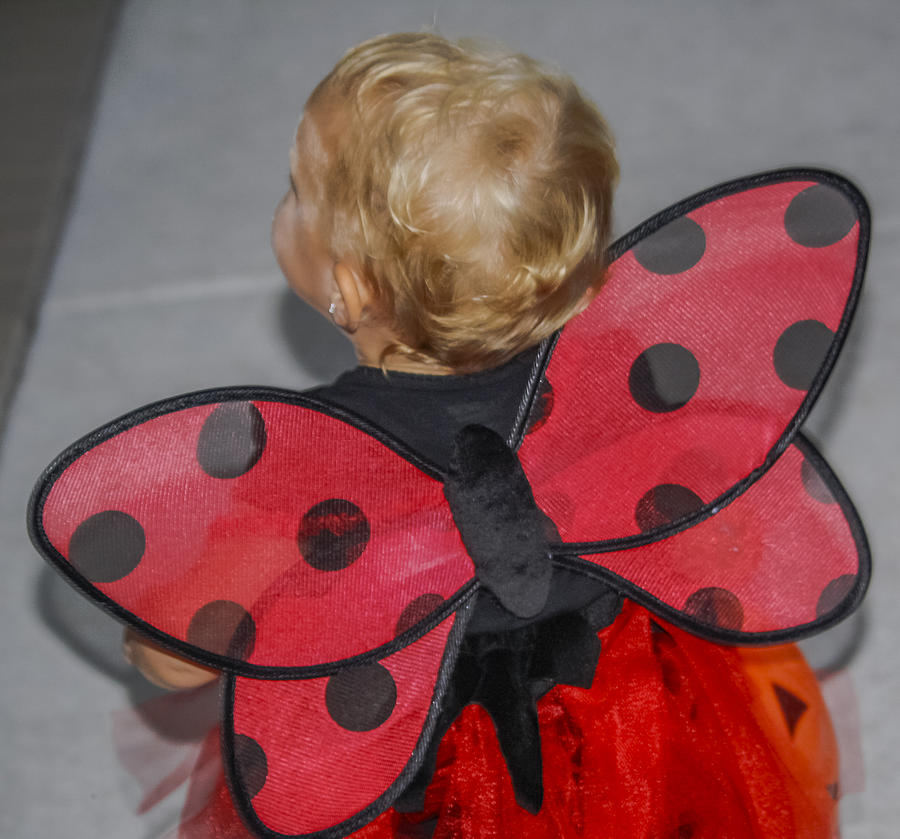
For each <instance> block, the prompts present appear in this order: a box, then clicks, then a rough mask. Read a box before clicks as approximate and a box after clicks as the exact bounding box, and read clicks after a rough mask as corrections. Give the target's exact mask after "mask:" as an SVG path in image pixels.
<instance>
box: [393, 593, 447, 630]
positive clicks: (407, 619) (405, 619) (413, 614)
mask: <svg viewBox="0 0 900 839" xmlns="http://www.w3.org/2000/svg"><path fill="white" fill-rule="evenodd" d="M443 602H444V598H443V597H441V595H439V594H423V595H420V596H419V597H417V598H416V599H415V600H413V601H411V602H410V603H409V604H408V605H407V606H406V608H405V609H404V610H403V612H402V613H401V614H400V617H399V618H398V620H397V626H396V628H395V630H394V631H395V633H396V634H397V635H402V634H403V633H404V632H406V630H407V629H411V628H412V627H414V626H415V625H416V624H417V623H418V622H419V621H420V620H422V619H423V618H427V617H428V615H430V614H431V613H432V612H433V611H434V610H435V609H438V608H439V607H440V606H441V605H442V604H443Z"/></svg>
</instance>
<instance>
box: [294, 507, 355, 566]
mask: <svg viewBox="0 0 900 839" xmlns="http://www.w3.org/2000/svg"><path fill="white" fill-rule="evenodd" d="M369 535H370V530H369V522H368V520H367V519H366V517H365V514H364V513H363V511H362V510H361V509H360V508H359V507H357V506H356V504H354V503H353V502H352V501H347V500H345V499H343V498H329V499H327V500H325V501H320V502H319V503H318V504H315V505H314V506H312V507H310V508H309V510H307V511H306V513H304V515H303V520H302V521H301V522H300V530H299V531H298V533H297V542H298V545H299V547H300V553H301V555H302V556H303V559H305V560H306V562H308V563H309V564H310V565H311V566H312V567H313V568H316V569H318V570H319V571H340V570H342V569H344V568H347V567H348V566H349V565H352V564H353V563H354V562H356V560H357V559H359V557H360V556H361V555H362V552H363V551H364V550H365V549H366V545H367V544H368V541H369Z"/></svg>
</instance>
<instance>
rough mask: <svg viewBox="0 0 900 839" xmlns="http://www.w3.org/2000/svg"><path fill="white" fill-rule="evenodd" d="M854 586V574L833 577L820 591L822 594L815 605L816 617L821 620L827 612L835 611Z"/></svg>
mask: <svg viewBox="0 0 900 839" xmlns="http://www.w3.org/2000/svg"><path fill="white" fill-rule="evenodd" d="M855 585H856V575H855V574H841V576H840V577H835V578H834V579H833V580H832V581H831V582H830V583H828V585H827V586H825V588H823V589H822V593H821V594H820V595H819V600H818V602H817V603H816V617H817V618H823V617H825V615H827V614H828V613H829V612H833V611H834V610H835V609H837V607H838V606H840V605H841V603H843V602H844V600H846V599H847V597H848V595H849V594H850V592H851V591H853V587H854V586H855Z"/></svg>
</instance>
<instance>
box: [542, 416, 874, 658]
mask: <svg viewBox="0 0 900 839" xmlns="http://www.w3.org/2000/svg"><path fill="white" fill-rule="evenodd" d="M793 445H795V446H796V447H797V448H798V449H799V450H800V452H801V453H802V454H803V456H804V458H806V460H807V461H808V462H809V463H810V464H811V465H812V467H813V468H814V469H815V470H816V472H817V473H818V475H819V477H821V478H822V480H823V481H824V483H825V485H826V486H827V487H828V490H829V491H830V492H831V494H832V496H833V497H834V499H835V501H837V503H838V505H839V506H840V508H841V512H842V513H843V514H844V518H845V519H846V520H847V525H848V526H849V528H850V533H851V535H852V537H853V541H854V544H855V545H856V551H857V555H858V557H859V565H858V570H857V574H856V582H855V584H854V586H853V588H852V589H851V590H850V592H849V593H848V594H847V595H846V596H845V597H844V599H843V600H842V601H841V602H840V603H839V604H838V605H837V606H835V608H833V609H832V610H831V611H830V612H828V613H827V614H825V615H822V616H821V617H820V618H817V619H816V620H814V621H810V622H808V623H804V624H800V625H798V626H793V627H787V628H785V629H777V630H771V631H767V632H744V631H741V630H734V629H723V628H721V627H716V626H712V625H710V624H708V623H702V622H700V621H698V620H697V619H696V618H694V617H692V616H691V615H689V614H687V613H685V612H683V611H681V610H680V609H676V608H674V607H673V606H670V605H669V604H668V603H665V602H663V601H662V600H659V599H658V598H657V597H655V596H653V595H652V594H649V593H648V592H646V591H644V589H642V588H640V587H639V586H637V585H635V584H634V583H632V582H630V581H629V580H626V579H624V578H622V577H620V576H618V575H617V574H615V573H613V572H612V571H609V570H607V569H605V568H603V567H600V566H598V565H595V564H593V563H590V562H588V561H586V560H584V559H582V558H581V556H575V554H576V553H578V554H580V555H583V554H590V553H604V552H606V551H577V550H575V549H576V548H577V547H578V546H576V545H571V544H560V545H554V546H552V550H553V561H554V563H556V564H557V565H559V566H561V567H564V568H570V569H573V570H578V571H580V572H582V573H584V574H587V575H588V576H591V577H596V578H598V579H601V580H603V581H604V582H607V583H609V584H610V585H611V586H613V588H615V589H617V590H618V591H620V592H621V593H622V594H623V595H624V596H625V597H628V598H629V599H631V600H634V601H635V602H636V603H639V604H640V605H641V606H644V607H645V608H646V609H648V610H649V611H651V612H653V613H654V614H657V615H659V616H660V617H661V618H663V619H665V620H667V621H669V622H670V623H672V624H674V625H675V626H679V627H681V628H682V629H684V630H686V631H688V632H690V633H692V634H693V635H697V636H699V637H701V638H706V639H707V640H709V641H715V642H717V643H720V644H733V645H743V646H750V645H765V644H776V643H781V642H784V641H798V640H800V639H801V638H805V637H807V636H809V635H814V634H816V633H817V632H821V631H822V630H825V629H828V628H829V627H830V626H833V625H834V624H836V623H839V622H840V621H842V620H844V619H845V618H846V617H847V616H848V615H850V614H851V613H852V612H853V611H855V610H856V609H857V607H858V606H859V605H860V603H861V602H862V599H863V597H864V595H865V593H866V589H867V588H868V586H869V581H870V578H871V573H872V559H871V553H870V551H869V542H868V539H867V538H866V531H865V528H864V527H863V523H862V520H861V519H860V517H859V513H858V512H857V510H856V507H855V506H854V505H853V502H852V501H851V500H850V496H849V495H848V494H847V491H846V490H845V489H844V487H843V485H842V484H841V482H840V480H839V479H838V477H837V475H835V474H834V472H833V471H832V469H831V467H830V466H829V465H828V463H827V462H826V460H825V458H823V457H822V455H821V454H820V453H819V451H818V450H817V449H816V448H815V446H814V445H813V444H812V443H811V442H810V441H809V440H808V439H807V438H806V437H805V436H804V435H803V434H800V433H798V434H797V436H796V437H795V439H794V441H793ZM628 547H636V546H634V545H631V546H628ZM620 549H621V548H620Z"/></svg>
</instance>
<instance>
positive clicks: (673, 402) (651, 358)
mask: <svg viewBox="0 0 900 839" xmlns="http://www.w3.org/2000/svg"><path fill="white" fill-rule="evenodd" d="M699 385H700V365H699V364H698V363H697V359H696V358H695V357H694V354H693V353H692V352H691V351H690V350H689V349H687V348H686V347H683V346H681V344H671V343H662V344H654V345H653V346H652V347H648V348H647V349H646V350H644V351H643V352H642V353H641V354H640V355H639V356H638V357H637V358H636V359H635V360H634V362H633V363H632V365H631V370H630V371H629V372H628V388H629V390H630V391H631V396H632V398H633V399H634V401H635V402H637V404H638V405H640V406H641V407H642V408H643V409H644V410H646V411H652V412H653V413H655V414H665V413H668V412H670V411H677V410H678V409H679V408H683V407H684V406H685V405H686V404H687V403H688V402H689V401H690V400H691V398H692V397H693V396H694V394H695V393H696V392H697V388H698V387H699Z"/></svg>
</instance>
